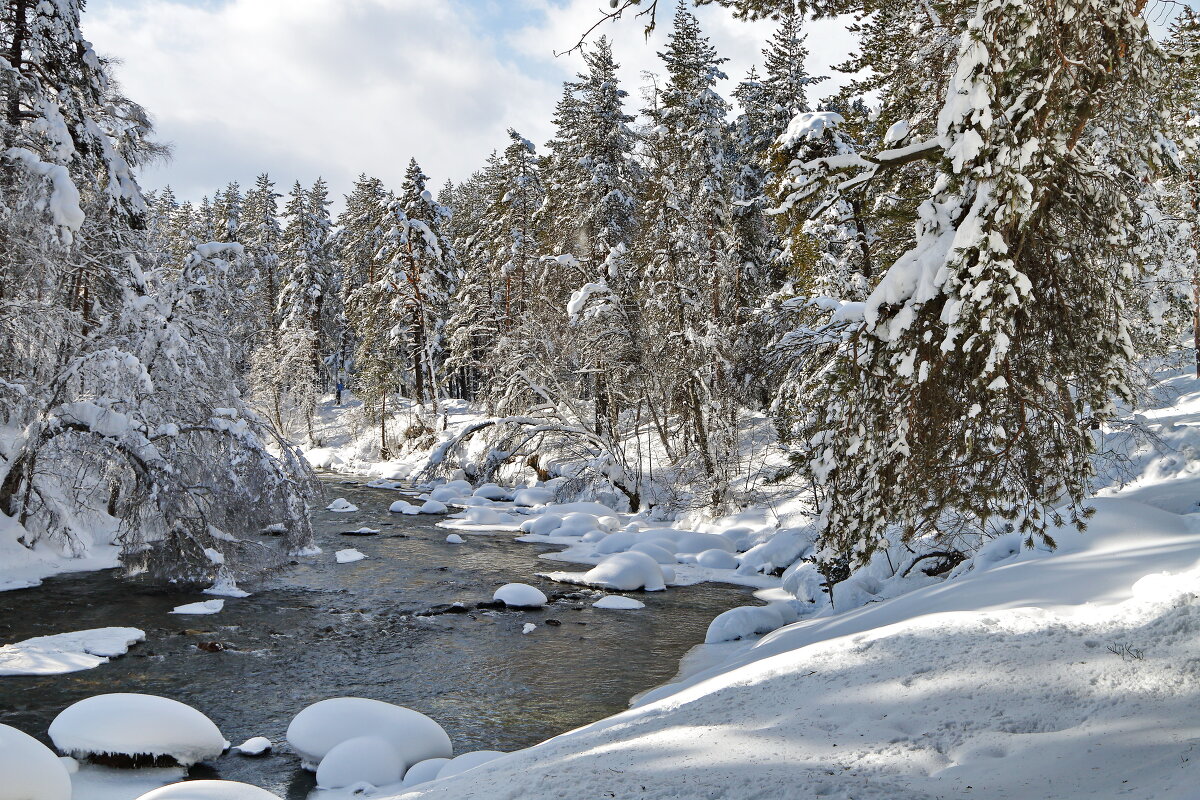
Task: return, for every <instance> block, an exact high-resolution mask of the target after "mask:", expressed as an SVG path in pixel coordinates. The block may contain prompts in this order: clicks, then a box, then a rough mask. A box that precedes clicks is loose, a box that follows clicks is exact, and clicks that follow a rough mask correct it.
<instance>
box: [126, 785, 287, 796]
mask: <svg viewBox="0 0 1200 800" xmlns="http://www.w3.org/2000/svg"><path fill="white" fill-rule="evenodd" d="M137 800H279V795H275V794H271V793H270V792H268V791H267V790H266V789H260V788H258V787H257V786H251V785H250V784H248V783H240V782H238V781H184V782H183V783H172V784H170V785H169V786H164V787H162V788H161V789H155V790H154V791H152V792H146V794H144V795H142V796H141V797H139V798H137Z"/></svg>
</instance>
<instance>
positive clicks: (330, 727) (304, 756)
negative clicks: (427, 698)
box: [287, 697, 453, 774]
mask: <svg viewBox="0 0 1200 800" xmlns="http://www.w3.org/2000/svg"><path fill="white" fill-rule="evenodd" d="M360 736H376V737H379V738H380V739H383V740H385V741H386V742H388V743H389V744H391V746H392V747H393V748H395V750H396V753H397V754H398V755H399V757H400V761H401V763H402V764H403V768H404V769H405V770H407V769H408V768H409V767H410V766H412V765H413V764H416V763H417V762H418V761H424V760H425V759H427V758H449V757H450V756H451V755H452V753H453V749H452V747H451V745H450V737H449V736H447V735H446V732H445V731H444V730H442V726H441V725H438V724H437V723H436V722H434V721H433V720H432V719H430V718H429V717H427V716H425V715H424V714H422V713H420V712H418V711H413V710H412V709H410V708H404V707H403V706H397V705H393V704H391V703H384V702H381V701H379V700H371V699H369V698H365V697H333V698H330V699H329V700H322V701H321V702H319V703H313V704H312V705H311V706H308V707H307V708H305V709H304V710H303V711H301V712H300V713H299V714H297V715H296V716H295V717H294V718H293V719H292V722H291V724H290V725H288V730H287V740H288V743H289V744H291V746H292V749H293V750H295V751H296V752H297V753H298V754H299V755H300V758H301V760H302V761H303V762H304V766H305V768H306V769H310V770H313V771H315V770H316V768H317V765H318V764H320V763H321V760H322V759H323V758H325V756H326V754H327V753H329V751H331V750H332V749H333V748H334V747H336V746H337V745H339V744H341V743H342V742H344V741H346V740H347V739H354V738H357V737H360ZM401 774H403V772H401Z"/></svg>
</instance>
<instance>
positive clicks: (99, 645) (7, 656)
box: [0, 628, 146, 676]
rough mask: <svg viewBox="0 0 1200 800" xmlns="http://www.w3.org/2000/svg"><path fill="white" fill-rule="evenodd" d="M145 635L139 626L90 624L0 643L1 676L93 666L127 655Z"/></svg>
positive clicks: (74, 669)
mask: <svg viewBox="0 0 1200 800" xmlns="http://www.w3.org/2000/svg"><path fill="white" fill-rule="evenodd" d="M145 639H146V634H145V632H144V631H141V630H138V629H137V628H91V629H89V630H84V631H73V632H71V633H58V634H54V635H52V636H37V637H35V638H33V639H26V640H25V641H23V642H17V643H15V644H7V645H4V646H3V647H0V676H3V675H59V674H62V673H64V672H78V671H80V670H85V669H92V668H93V667H98V666H100V665H101V664H107V663H108V660H109V659H110V658H115V657H117V656H122V655H125V653H127V652H128V651H129V648H130V646H131V645H133V644H136V643H137V642H141V641H145Z"/></svg>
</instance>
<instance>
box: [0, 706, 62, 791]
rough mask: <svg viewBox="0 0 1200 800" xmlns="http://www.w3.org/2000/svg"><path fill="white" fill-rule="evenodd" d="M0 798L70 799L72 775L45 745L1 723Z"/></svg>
mask: <svg viewBox="0 0 1200 800" xmlns="http://www.w3.org/2000/svg"><path fill="white" fill-rule="evenodd" d="M0 800H71V775H70V773H68V772H67V768H66V767H65V766H64V765H63V763H62V761H60V760H59V759H58V756H56V755H54V752H53V751H52V750H51V749H50V748H48V747H46V745H44V744H42V743H41V742H39V741H38V740H37V739H34V738H33V737H32V736H29V735H28V734H26V733H23V732H22V731H19V730H17V729H16V728H11V727H9V726H8V725H2V724H0Z"/></svg>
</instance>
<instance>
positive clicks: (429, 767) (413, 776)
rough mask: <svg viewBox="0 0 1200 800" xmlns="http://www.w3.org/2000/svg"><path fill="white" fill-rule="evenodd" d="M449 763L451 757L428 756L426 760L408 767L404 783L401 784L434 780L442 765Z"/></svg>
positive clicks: (407, 784)
mask: <svg viewBox="0 0 1200 800" xmlns="http://www.w3.org/2000/svg"><path fill="white" fill-rule="evenodd" d="M449 763H450V759H448V758H427V759H425V760H424V761H418V762H417V763H416V764H413V765H412V766H411V767H409V768H408V772H406V773H404V783H403V784H401V785H402V786H405V787H409V786H416V785H417V784H419V783H426V782H427V781H432V780H434V779H436V778H437V776H438V772H440V771H441V769H442V765H443V764H449Z"/></svg>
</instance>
